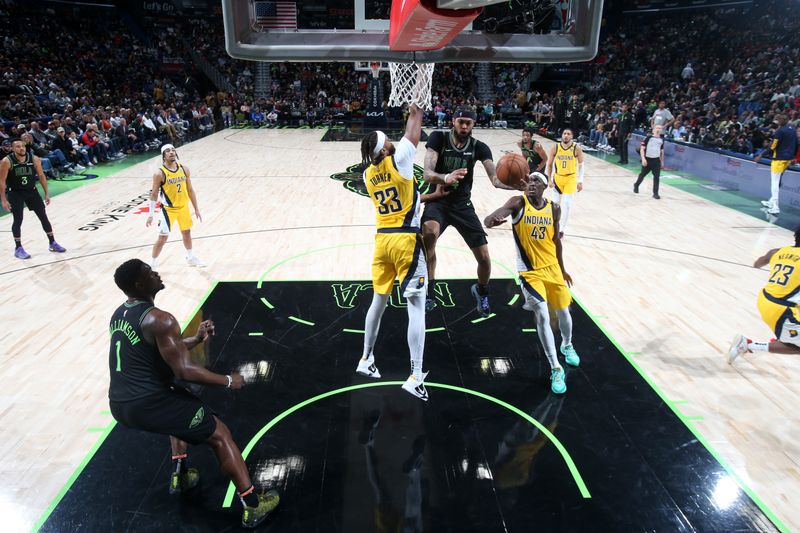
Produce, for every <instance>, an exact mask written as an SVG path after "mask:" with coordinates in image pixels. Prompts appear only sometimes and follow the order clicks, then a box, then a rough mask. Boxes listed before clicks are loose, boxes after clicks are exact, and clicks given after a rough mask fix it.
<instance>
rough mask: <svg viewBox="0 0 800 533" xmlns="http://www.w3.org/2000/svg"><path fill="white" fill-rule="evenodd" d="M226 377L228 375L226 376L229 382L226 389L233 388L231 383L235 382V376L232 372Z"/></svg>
mask: <svg viewBox="0 0 800 533" xmlns="http://www.w3.org/2000/svg"><path fill="white" fill-rule="evenodd" d="M225 377H226V378H228V384H227V385H226V386H225V388H226V389H230V388H231V385H232V384H233V378H232V377H231V375H230V374H228V375H227V376H225Z"/></svg>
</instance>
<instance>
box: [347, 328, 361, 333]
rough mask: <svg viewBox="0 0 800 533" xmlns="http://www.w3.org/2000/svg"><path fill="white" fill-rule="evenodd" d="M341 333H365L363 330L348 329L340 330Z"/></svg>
mask: <svg viewBox="0 0 800 533" xmlns="http://www.w3.org/2000/svg"><path fill="white" fill-rule="evenodd" d="M342 331H344V332H345V333H366V331H364V330H363V329H349V328H342Z"/></svg>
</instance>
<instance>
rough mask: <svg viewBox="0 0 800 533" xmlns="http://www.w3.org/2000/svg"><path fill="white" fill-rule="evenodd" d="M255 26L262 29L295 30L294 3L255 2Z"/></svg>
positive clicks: (295, 11) (295, 6) (295, 8)
mask: <svg viewBox="0 0 800 533" xmlns="http://www.w3.org/2000/svg"><path fill="white" fill-rule="evenodd" d="M255 12H256V25H257V26H258V27H260V28H262V29H291V30H294V29H297V4H296V3H295V2H255Z"/></svg>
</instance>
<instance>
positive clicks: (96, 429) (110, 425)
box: [86, 420, 116, 433]
mask: <svg viewBox="0 0 800 533" xmlns="http://www.w3.org/2000/svg"><path fill="white" fill-rule="evenodd" d="M115 424H116V420H112V421H111V422H110V423H109V424H108V425H107V426H106V427H104V428H89V429H87V430H86V431H87V432H88V433H102V432H103V431H111V430H112V429H114V425H115Z"/></svg>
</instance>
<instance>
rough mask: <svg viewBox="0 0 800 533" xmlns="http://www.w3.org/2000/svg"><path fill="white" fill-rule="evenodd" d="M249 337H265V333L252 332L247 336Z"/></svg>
mask: <svg viewBox="0 0 800 533" xmlns="http://www.w3.org/2000/svg"><path fill="white" fill-rule="evenodd" d="M247 336H248V337H263V336H264V332H262V331H251V332H250V333H248V334H247Z"/></svg>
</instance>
